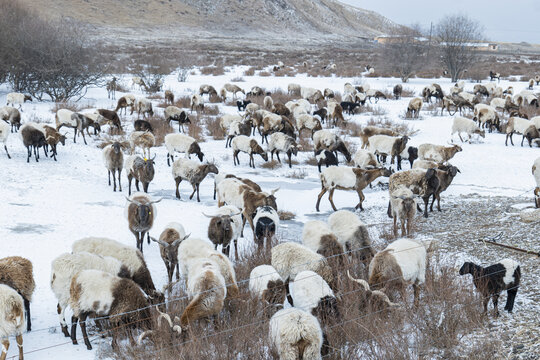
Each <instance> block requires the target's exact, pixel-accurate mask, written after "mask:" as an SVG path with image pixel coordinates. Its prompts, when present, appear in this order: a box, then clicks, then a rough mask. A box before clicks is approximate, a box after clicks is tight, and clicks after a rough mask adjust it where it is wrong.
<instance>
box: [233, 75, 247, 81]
mask: <svg viewBox="0 0 540 360" xmlns="http://www.w3.org/2000/svg"><path fill="white" fill-rule="evenodd" d="M245 81H246V80H244V78H243V77H241V76H237V77H234V78H232V79H231V82H245Z"/></svg>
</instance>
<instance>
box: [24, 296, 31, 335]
mask: <svg viewBox="0 0 540 360" xmlns="http://www.w3.org/2000/svg"><path fill="white" fill-rule="evenodd" d="M23 301H24V311H25V312H26V331H31V330H32V319H31V317H30V301H28V299H27V298H25V297H23Z"/></svg>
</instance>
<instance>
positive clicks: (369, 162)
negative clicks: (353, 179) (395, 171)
mask: <svg viewBox="0 0 540 360" xmlns="http://www.w3.org/2000/svg"><path fill="white" fill-rule="evenodd" d="M353 162H354V165H355V166H356V167H359V168H361V169H374V168H377V167H380V166H381V164H380V163H379V162H378V161H377V157H376V156H375V154H373V153H372V152H371V151H369V150H365V149H358V150H356V153H355V154H354V156H353Z"/></svg>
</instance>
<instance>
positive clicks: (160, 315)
mask: <svg viewBox="0 0 540 360" xmlns="http://www.w3.org/2000/svg"><path fill="white" fill-rule="evenodd" d="M156 310H157V312H158V313H159V316H158V318H157V325H158V327H160V326H161V319H165V321H167V323H169V327H171V328H172V327H173V322H172V320H171V317H170V316H169V314H166V313H164V312H161V311H159V309H158V308H157V307H156Z"/></svg>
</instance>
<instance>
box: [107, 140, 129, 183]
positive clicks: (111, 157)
mask: <svg viewBox="0 0 540 360" xmlns="http://www.w3.org/2000/svg"><path fill="white" fill-rule="evenodd" d="M102 154H103V162H104V163H105V167H106V168H107V173H108V175H109V186H111V173H112V175H113V183H114V188H113V191H116V172H118V186H119V187H120V191H122V181H121V180H120V175H122V168H123V167H124V154H123V152H122V145H121V144H120V143H119V142H117V141H115V142H114V143H112V144H110V145H107V146H105V148H103V152H102Z"/></svg>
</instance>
